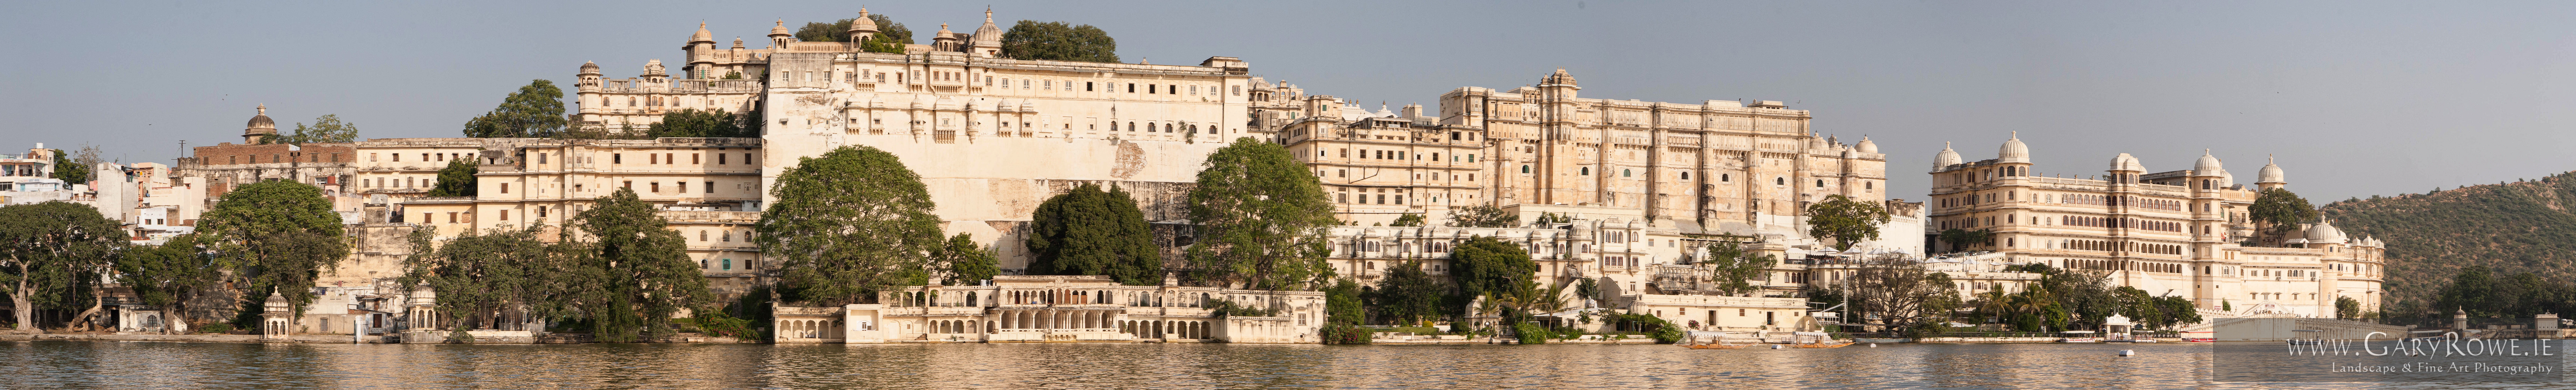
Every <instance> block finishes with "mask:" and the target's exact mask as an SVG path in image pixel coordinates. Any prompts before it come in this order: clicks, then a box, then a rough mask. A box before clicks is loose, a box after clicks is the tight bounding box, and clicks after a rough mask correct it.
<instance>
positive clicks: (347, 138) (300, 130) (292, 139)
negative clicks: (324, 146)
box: [260, 114, 358, 145]
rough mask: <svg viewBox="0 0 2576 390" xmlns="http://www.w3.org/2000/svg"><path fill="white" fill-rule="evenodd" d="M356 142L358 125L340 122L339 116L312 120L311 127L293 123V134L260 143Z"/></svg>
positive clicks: (271, 138)
mask: <svg viewBox="0 0 2576 390" xmlns="http://www.w3.org/2000/svg"><path fill="white" fill-rule="evenodd" d="M357 141H358V125H355V124H350V123H348V122H342V121H340V115H339V114H329V115H323V116H322V117H320V118H313V125H312V126H305V125H304V123H303V122H296V123H295V132H294V133H288V134H287V135H285V136H281V137H268V138H261V139H260V143H270V144H291V145H303V144H309V143H348V142H357Z"/></svg>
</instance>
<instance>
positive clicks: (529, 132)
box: [465, 80, 570, 138]
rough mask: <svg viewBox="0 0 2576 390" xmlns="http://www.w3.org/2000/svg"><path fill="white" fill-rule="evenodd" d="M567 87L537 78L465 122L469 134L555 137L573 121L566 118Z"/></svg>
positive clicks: (466, 134)
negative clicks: (558, 86) (481, 114)
mask: <svg viewBox="0 0 2576 390" xmlns="http://www.w3.org/2000/svg"><path fill="white" fill-rule="evenodd" d="M563 96H564V93H563V89H561V88H555V82H553V81H547V80H534V81H530V82H528V85H527V86H524V87H519V91H518V92H512V93H510V96H508V97H504V98H502V99H501V105H500V106H498V107H493V108H492V111H491V112H487V113H484V114H483V116H478V117H474V119H472V120H468V121H465V136H467V137H476V138H515V137H553V136H555V135H557V134H560V133H563V131H564V126H565V125H566V124H567V123H568V122H569V121H570V120H569V119H566V118H565V117H564V103H563Z"/></svg>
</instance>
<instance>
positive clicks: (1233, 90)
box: [1227, 85, 1243, 96]
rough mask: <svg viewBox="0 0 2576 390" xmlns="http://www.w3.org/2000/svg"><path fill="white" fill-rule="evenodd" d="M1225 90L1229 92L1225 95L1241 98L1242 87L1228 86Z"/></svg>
mask: <svg viewBox="0 0 2576 390" xmlns="http://www.w3.org/2000/svg"><path fill="white" fill-rule="evenodd" d="M1227 90H1229V91H1231V92H1228V93H1227V94H1229V95H1234V96H1243V86H1241V85H1235V86H1230V87H1229V88H1227Z"/></svg>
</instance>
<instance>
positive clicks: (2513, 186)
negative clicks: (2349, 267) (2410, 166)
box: [2318, 172, 2576, 317]
mask: <svg viewBox="0 0 2576 390" xmlns="http://www.w3.org/2000/svg"><path fill="white" fill-rule="evenodd" d="M2571 179H2576V172H2569V173H2560V174H2556V175H2551V176H2548V177H2543V178H2540V179H2539V180H2521V181H2514V182H2507V183H2497V184H2481V185H2475V186H2465V187H2460V188H2457V189H2451V190H2442V189H2438V188H2437V189H2434V190H2433V191H2432V192H2427V193H2421V194H2405V195H2398V196H2394V197H2383V196H2376V195H2374V196H2371V197H2370V198H2369V199H2349V200H2344V201H2340V202H2334V203H2329V204H2326V205H2325V206H2324V207H2322V208H2321V210H2319V213H2318V214H2319V216H2320V217H2322V218H2324V219H2326V220H2328V221H2331V222H2333V223H2334V224H2335V226H2336V227H2339V228H2342V229H2343V230H2344V231H2345V232H2346V233H2348V234H2351V235H2353V236H2355V237H2359V236H2363V235H2368V236H2373V237H2377V238H2379V239H2380V240H2381V241H2385V242H2387V243H2388V279H2387V289H2388V299H2386V300H2384V302H2383V305H2382V306H2383V307H2382V308H2381V310H2382V311H2383V312H2385V313H2387V314H2388V315H2392V316H2404V315H2409V314H2418V313H2428V312H2430V311H2434V310H2438V309H2436V308H2434V307H2432V306H2434V305H2432V304H2430V302H2433V301H2435V300H2436V299H2438V298H2437V296H2438V295H2439V294H2441V292H2442V289H2443V288H2444V287H2446V286H2449V285H2450V284H2451V280H2452V278H2453V277H2454V276H2455V275H2459V274H2460V271H2461V270H2462V269H2464V268H2467V267H2471V266H2486V267H2487V268H2489V269H2492V270H2494V272H2495V273H2497V274H2518V273H2525V272H2528V273H2533V274H2537V275H2539V276H2540V277H2542V278H2545V279H2548V280H2568V279H2570V278H2576V212H2571V211H2569V207H2571V206H2576V182H2571V181H2570V180H2571ZM2445 317H2447V316H2445Z"/></svg>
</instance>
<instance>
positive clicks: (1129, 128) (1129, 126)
mask: <svg viewBox="0 0 2576 390" xmlns="http://www.w3.org/2000/svg"><path fill="white" fill-rule="evenodd" d="M1127 131H1136V122H1127Z"/></svg>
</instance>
